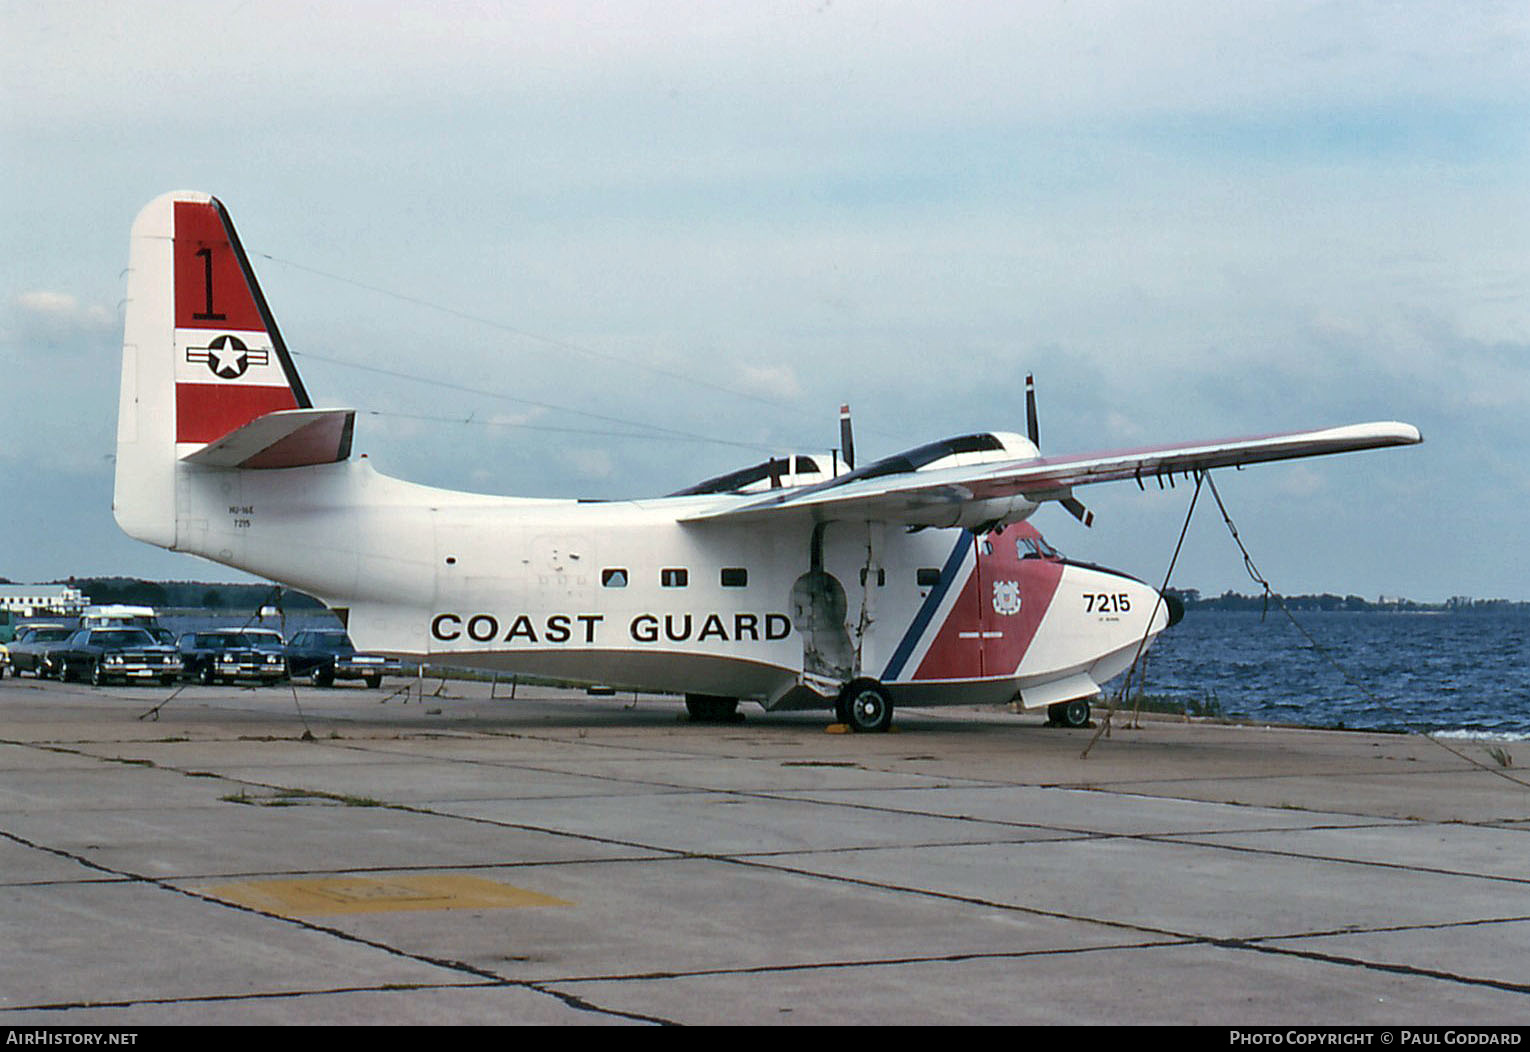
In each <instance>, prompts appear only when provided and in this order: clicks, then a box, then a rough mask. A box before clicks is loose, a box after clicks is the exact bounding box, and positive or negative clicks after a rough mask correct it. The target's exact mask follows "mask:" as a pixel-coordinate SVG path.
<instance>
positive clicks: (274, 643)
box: [178, 628, 287, 685]
mask: <svg viewBox="0 0 1530 1052" xmlns="http://www.w3.org/2000/svg"><path fill="white" fill-rule="evenodd" d="M178 649H179V650H180V655H181V662H182V663H183V664H184V666H185V674H186V675H188V676H190V677H191V678H192V679H195V680H197V681H198V682H200V683H203V684H207V685H211V684H214V683H223V682H230V683H231V682H233V681H234V680H239V679H254V680H259V681H260V682H262V683H280V682H281V681H282V680H284V679H286V678H287V653H286V644H284V643H283V642H282V637H281V634H280V633H279V632H272V631H271V630H270V629H264V628H220V629H216V630H214V631H211V632H187V633H186V634H185V635H183V636H181V642H180V646H179V648H178Z"/></svg>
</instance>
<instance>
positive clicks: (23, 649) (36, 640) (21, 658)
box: [6, 625, 75, 679]
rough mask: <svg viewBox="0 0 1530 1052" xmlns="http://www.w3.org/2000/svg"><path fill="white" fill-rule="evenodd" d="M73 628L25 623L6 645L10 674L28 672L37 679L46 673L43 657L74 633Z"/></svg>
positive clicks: (16, 674) (15, 674) (17, 674)
mask: <svg viewBox="0 0 1530 1052" xmlns="http://www.w3.org/2000/svg"><path fill="white" fill-rule="evenodd" d="M74 632H75V630H74V629H72V628H68V627H66V626H64V625H25V626H23V627H22V628H21V629H20V630H19V631H18V632H17V633H16V639H15V641H14V642H12V643H10V644H8V645H7V646H6V650H7V651H8V652H9V657H10V660H9V665H10V668H11V675H13V676H19V675H21V674H22V673H23V672H30V673H32V674H33V675H35V676H36V677H37V678H38V679H42V678H43V677H45V676H46V675H48V672H47V668H46V666H45V665H44V663H43V658H44V657H45V656H46V655H47V653H48V651H49V650H51V649H52V648H54V647H56V646H58V645H59V644H60V643H62V642H63V641H64V640H66V639H68V638H69V637H70V636H72V635H73V634H74Z"/></svg>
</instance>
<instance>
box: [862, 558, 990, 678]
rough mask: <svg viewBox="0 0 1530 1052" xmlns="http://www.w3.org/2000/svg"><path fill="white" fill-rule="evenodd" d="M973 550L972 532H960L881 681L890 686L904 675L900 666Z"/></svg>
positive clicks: (927, 625) (910, 654)
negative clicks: (968, 553)
mask: <svg viewBox="0 0 1530 1052" xmlns="http://www.w3.org/2000/svg"><path fill="white" fill-rule="evenodd" d="M971 548H972V531H970V530H963V531H962V535H961V536H960V537H959V538H957V541H956V546H955V547H953V548H952V549H951V554H950V555H948V556H947V557H946V565H945V566H943V567H942V568H941V571H940V580H939V581H938V582H937V583H936V585H935V587H934V588H932V589H931V590H930V594H929V595H927V596H925V597H924V602H923V603H921V604H920V606H919V612H918V613H916V614H915V615H914V620H913V621H912V622H911V623H910V624H909V626H908V631H906V632H904V633H903V638H902V639H901V640H899V642H898V649H896V650H894V651H893V656H892V660H891V661H889V662H888V663H887V667H886V668H885V669H883V670H882V682H883V683H892V682H895V681H896V680H897V678H898V677H899V676H900V675H902V674H903V666H904V665H906V664H908V659H909V658H910V657H911V656H912V655H913V653H914V648H915V647H916V646H918V645H919V640H920V639H922V638H923V637H924V631H925V629H926V628H928V627H929V626H930V621H931V620H933V619H934V617H935V611H937V610H939V609H940V604H941V602H942V600H944V599H945V597H946V593H947V592H948V591H950V590H951V585H952V584H953V583H954V582H955V581H956V575H957V572H958V571H959V570H960V569H961V567H962V561H963V560H964V559H965V558H966V557H967V552H968V551H969V550H971Z"/></svg>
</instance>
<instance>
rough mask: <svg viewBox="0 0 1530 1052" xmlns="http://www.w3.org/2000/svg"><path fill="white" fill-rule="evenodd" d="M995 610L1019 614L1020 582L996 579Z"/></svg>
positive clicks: (994, 588)
mask: <svg viewBox="0 0 1530 1052" xmlns="http://www.w3.org/2000/svg"><path fill="white" fill-rule="evenodd" d="M993 612H994V613H996V614H1006V615H1008V614H1018V613H1019V612H1020V582H1019V581H995V582H994V583H993Z"/></svg>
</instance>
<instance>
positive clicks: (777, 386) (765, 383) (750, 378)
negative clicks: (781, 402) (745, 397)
mask: <svg viewBox="0 0 1530 1052" xmlns="http://www.w3.org/2000/svg"><path fill="white" fill-rule="evenodd" d="M739 374H740V376H741V378H742V387H743V389H744V390H746V391H753V392H754V393H756V394H762V395H771V396H773V397H776V398H796V397H797V396H799V395H800V394H802V385H801V384H800V383H798V382H797V371H796V370H795V369H793V368H792V367H791V366H790V365H745V366H743V367H742V368H740V370H739Z"/></svg>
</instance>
